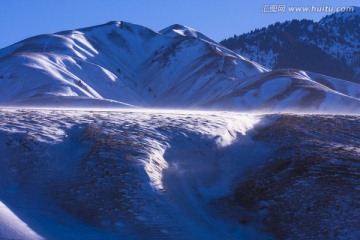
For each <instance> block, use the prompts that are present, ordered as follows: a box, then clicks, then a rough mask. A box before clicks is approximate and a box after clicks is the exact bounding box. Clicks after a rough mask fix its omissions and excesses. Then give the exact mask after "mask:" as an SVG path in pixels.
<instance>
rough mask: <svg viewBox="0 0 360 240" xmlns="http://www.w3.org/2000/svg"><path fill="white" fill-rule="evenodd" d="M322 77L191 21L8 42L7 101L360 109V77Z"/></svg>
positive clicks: (3, 84)
mask: <svg viewBox="0 0 360 240" xmlns="http://www.w3.org/2000/svg"><path fill="white" fill-rule="evenodd" d="M285 72H287V73H286V74H285ZM305 75H306V76H305ZM304 76H305V77H304ZM314 76H315V75H313V74H312V75H310V74H307V73H304V72H301V71H297V70H283V71H272V72H268V70H267V69H265V68H264V67H262V66H260V65H259V64H257V63H255V62H252V61H250V60H248V59H246V58H244V57H242V56H240V55H238V54H236V53H234V52H232V51H230V50H229V49H226V48H225V47H223V46H222V45H220V44H218V43H216V42H215V41H213V40H211V39H209V38H208V37H206V36H205V35H203V34H201V33H199V32H197V31H196V30H194V29H192V28H190V27H186V26H182V25H178V24H175V25H172V26H170V27H168V28H165V29H163V30H161V31H159V32H156V31H153V30H151V29H148V28H145V27H142V26H139V25H135V24H131V23H127V22H109V23H107V24H104V25H99V26H94V27H89V28H83V29H78V30H72V31H64V32H60V33H55V34H46V35H40V36H35V37H32V38H29V39H25V40H23V41H21V42H19V43H16V44H14V45H11V46H9V47H7V48H4V49H1V50H0V93H1V94H0V104H2V105H6V106H36V107H44V106H58V107H64V106H78V107H86V106H88V107H104V106H107V107H134V106H138V107H156V108H191V109H207V108H211V109H220V110H221V108H223V107H224V108H225V109H227V110H237V111H245V110H246V111H247V110H250V111H268V112H270V111H299V110H301V111H307V112H310V111H311V112H313V111H314V112H324V111H331V112H336V111H338V110H339V109H341V112H354V111H355V112H359V91H360V90H359V85H358V84H353V83H348V82H344V81H341V80H336V79H333V78H331V80H329V81H331V82H336V83H334V84H332V86H334V87H333V88H331V89H330V90H329V87H328V86H327V85H324V84H323V83H324V81H317V80H318V79H319V78H317V77H316V76H315V77H314ZM321 78H322V79H330V78H327V77H325V76H322V77H321ZM303 80H304V81H303ZM326 81H327V80H326ZM249 84H250V85H251V87H250V89H249ZM284 89H286V91H285V90H284ZM344 89H347V90H346V91H345V92H344V91H343V90H344ZM348 93H349V94H348ZM309 95H312V96H319V97H308V96H309ZM258 96H259V97H258ZM304 99H311V100H304ZM344 106H346V107H344Z"/></svg>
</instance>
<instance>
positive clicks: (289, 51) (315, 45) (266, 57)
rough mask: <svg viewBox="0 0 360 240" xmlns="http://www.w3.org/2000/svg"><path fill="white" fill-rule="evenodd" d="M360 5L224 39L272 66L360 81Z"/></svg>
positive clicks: (235, 47)
mask: <svg viewBox="0 0 360 240" xmlns="http://www.w3.org/2000/svg"><path fill="white" fill-rule="evenodd" d="M359 39H360V8H359V7H354V11H353V12H340V13H334V14H331V15H328V16H325V17H324V18H322V19H321V20H320V21H319V22H314V21H311V20H292V21H286V22H283V23H280V22H277V23H275V24H272V25H270V26H268V27H264V28H262V29H257V30H255V31H252V32H250V33H246V34H242V35H239V36H236V35H235V36H234V37H231V38H228V39H225V40H223V41H222V42H221V44H222V45H224V46H225V47H227V48H229V49H231V50H233V51H235V52H237V53H239V54H241V55H243V56H246V57H248V58H249V59H252V60H253V61H256V62H258V63H260V64H262V65H264V66H266V67H268V68H270V69H281V68H297V69H302V70H306V71H311V72H317V73H321V74H324V75H329V76H332V77H337V78H341V79H346V80H348V81H353V82H357V83H359V82H360V41H359Z"/></svg>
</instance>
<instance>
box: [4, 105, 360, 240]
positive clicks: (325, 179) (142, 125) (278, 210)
mask: <svg viewBox="0 0 360 240" xmlns="http://www.w3.org/2000/svg"><path fill="white" fill-rule="evenodd" d="M0 118H1V119H2V121H1V122H0V129H1V130H0V151H1V153H2V157H1V159H0V199H1V205H0V206H1V207H0V213H1V215H0V229H1V230H2V231H0V239H1V238H5V239H6V238H11V239H23V238H25V239H41V238H45V239H91V240H92V239H94V240H95V239H190V240H191V239H216V240H218V239H273V238H274V237H275V238H282V239H288V237H289V236H296V237H298V238H301V239H311V238H317V239H328V236H330V238H331V236H333V235H334V236H337V237H338V238H339V239H358V237H359V236H360V232H359V228H358V214H359V209H360V208H359V203H358V202H357V201H356V199H357V197H358V191H359V184H360V179H359V174H358V172H359V167H360V165H359V162H358V161H359V148H358V145H359V144H358V143H359V136H358V132H359V128H360V125H359V117H358V116H340V115H326V116H321V115H304V116H301V115H286V114H275V115H249V114H239V113H231V112H211V111H209V112H195V111H192V112H191V111H174V110H172V111H165V110H139V109H137V110H136V109H135V110H130V109H126V110H119V111H109V110H104V109H103V110H101V111H84V110H83V111H81V110H31V109H28V110H16V109H2V110H1V111H0ZM324 196H326V198H324ZM304 199H306V201H304ZM3 203H6V206H5V205H4V204H3ZM9 209H11V211H10V210H9ZM294 219H296V220H294ZM315 219H316V221H315ZM4 229H5V231H3V230H4ZM324 236H325V237H324Z"/></svg>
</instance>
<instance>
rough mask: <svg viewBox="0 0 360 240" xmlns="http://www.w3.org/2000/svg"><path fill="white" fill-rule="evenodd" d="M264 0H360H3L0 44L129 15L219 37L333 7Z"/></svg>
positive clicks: (340, 2)
mask: <svg viewBox="0 0 360 240" xmlns="http://www.w3.org/2000/svg"><path fill="white" fill-rule="evenodd" d="M263 4H285V5H286V6H311V5H315V6H323V5H328V6H354V5H357V6H358V5H359V0H348V1H347V0H337V1H335V0H317V1H309V0H283V1H280V0H251V1H245V0H0V31H1V37H0V48H3V47H5V46H8V45H10V44H12V43H15V42H17V41H20V40H22V39H24V38H27V37H31V36H34V35H38V34H42V33H53V32H58V31H62V30H67V29H76V28H81V27H87V26H92V25H97V24H102V23H105V22H108V21H112V20H124V21H128V22H132V23H136V24H140V25H144V26H146V27H149V28H152V29H154V30H160V29H162V28H165V27H167V26H169V25H171V24H174V23H179V24H183V25H187V26H190V27H192V28H195V29H196V30H198V31H200V32H202V33H204V34H205V35H207V36H209V37H210V38H213V39H214V40H217V41H220V40H222V39H224V38H226V37H230V36H233V35H234V34H241V33H244V32H248V31H250V30H252V29H254V28H260V27H263V26H267V25H269V24H272V23H275V22H276V21H285V20H290V19H294V18H296V19H303V18H306V19H314V20H319V19H320V18H321V17H322V16H324V15H327V14H329V13H326V12H320V13H304V12H302V13H290V12H288V11H287V12H285V13H263V12H262V11H261V9H262V6H263Z"/></svg>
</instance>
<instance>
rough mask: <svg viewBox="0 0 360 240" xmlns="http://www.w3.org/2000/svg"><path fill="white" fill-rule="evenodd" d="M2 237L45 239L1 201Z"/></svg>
mask: <svg viewBox="0 0 360 240" xmlns="http://www.w3.org/2000/svg"><path fill="white" fill-rule="evenodd" d="M0 239H14V240H15V239H19V240H20V239H23V240H37V239H44V238H43V237H41V236H40V235H38V234H37V233H36V232H34V231H33V230H32V229H31V228H30V227H29V226H28V225H27V224H26V223H24V222H23V221H21V219H19V218H18V217H17V216H16V215H15V214H14V213H13V212H12V211H11V210H10V209H9V208H8V207H7V206H6V205H5V204H4V203H3V202H1V201H0Z"/></svg>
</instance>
